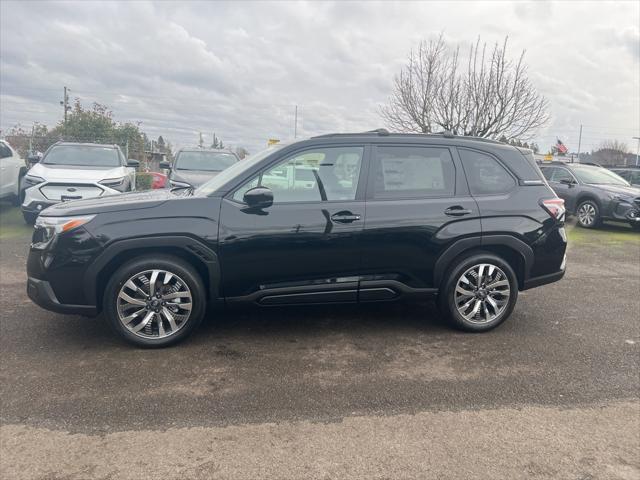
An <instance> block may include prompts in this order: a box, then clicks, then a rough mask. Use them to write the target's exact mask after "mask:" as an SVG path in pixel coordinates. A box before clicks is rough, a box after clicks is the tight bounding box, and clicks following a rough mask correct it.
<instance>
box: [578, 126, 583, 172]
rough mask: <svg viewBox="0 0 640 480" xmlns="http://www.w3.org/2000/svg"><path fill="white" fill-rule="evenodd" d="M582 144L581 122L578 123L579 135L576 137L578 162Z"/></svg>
mask: <svg viewBox="0 0 640 480" xmlns="http://www.w3.org/2000/svg"><path fill="white" fill-rule="evenodd" d="M581 146H582V124H580V136H579V137H578V163H580V147H581Z"/></svg>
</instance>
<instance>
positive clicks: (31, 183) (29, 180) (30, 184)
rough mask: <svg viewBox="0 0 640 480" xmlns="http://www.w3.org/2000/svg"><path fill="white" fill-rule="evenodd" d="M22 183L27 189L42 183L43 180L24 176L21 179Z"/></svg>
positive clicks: (33, 176)
mask: <svg viewBox="0 0 640 480" xmlns="http://www.w3.org/2000/svg"><path fill="white" fill-rule="evenodd" d="M22 181H23V182H24V185H25V186H26V187H27V188H29V187H33V186H34V185H38V184H39V183H42V182H44V178H41V177H36V176H35V175H25V176H24V177H23V178H22Z"/></svg>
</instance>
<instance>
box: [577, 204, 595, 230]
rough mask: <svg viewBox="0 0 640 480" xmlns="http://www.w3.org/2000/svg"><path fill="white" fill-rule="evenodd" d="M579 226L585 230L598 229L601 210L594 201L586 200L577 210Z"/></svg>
mask: <svg viewBox="0 0 640 480" xmlns="http://www.w3.org/2000/svg"><path fill="white" fill-rule="evenodd" d="M576 216H577V217H578V225H580V226H581V227H583V228H596V227H597V226H598V225H600V208H599V207H598V204H597V203H596V202H594V201H593V200H585V201H584V202H581V203H580V205H578V209H577V210H576Z"/></svg>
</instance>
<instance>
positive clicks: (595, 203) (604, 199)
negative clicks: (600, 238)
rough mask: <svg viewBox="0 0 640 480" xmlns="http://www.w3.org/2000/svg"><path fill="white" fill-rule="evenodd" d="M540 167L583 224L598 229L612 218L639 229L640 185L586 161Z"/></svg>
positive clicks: (581, 224) (552, 163)
mask: <svg viewBox="0 0 640 480" xmlns="http://www.w3.org/2000/svg"><path fill="white" fill-rule="evenodd" d="M540 168H541V170H542V173H543V174H544V176H545V178H546V179H547V180H548V181H549V184H550V185H551V188H553V190H554V191H555V192H556V194H557V195H558V196H559V197H560V198H562V199H563V200H564V201H565V207H566V209H567V212H568V213H570V214H575V215H576V217H577V219H578V225H580V226H581V227H584V228H596V227H598V226H599V225H600V224H601V223H602V220H611V221H617V222H626V223H628V224H629V225H631V227H632V228H633V229H636V230H637V229H640V188H637V187H633V186H631V185H630V184H629V182H627V181H626V180H625V179H624V178H622V177H620V176H619V175H617V174H616V173H613V172H612V171H610V170H607V169H606V168H602V167H600V166H599V165H590V164H584V163H563V162H551V163H545V164H543V165H541V166H540Z"/></svg>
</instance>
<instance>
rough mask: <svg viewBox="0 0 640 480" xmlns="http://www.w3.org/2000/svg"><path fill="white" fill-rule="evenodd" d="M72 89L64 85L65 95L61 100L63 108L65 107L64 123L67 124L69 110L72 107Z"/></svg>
mask: <svg viewBox="0 0 640 480" xmlns="http://www.w3.org/2000/svg"><path fill="white" fill-rule="evenodd" d="M70 91H71V90H69V89H68V88H67V87H64V96H63V97H62V98H63V100H61V101H60V105H62V108H64V124H65V125H66V124H67V112H68V111H69V110H70V109H71V107H69V92H70Z"/></svg>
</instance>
